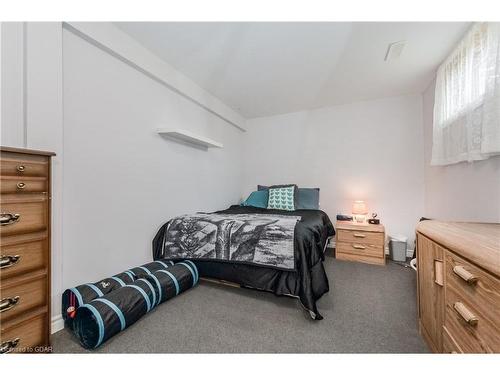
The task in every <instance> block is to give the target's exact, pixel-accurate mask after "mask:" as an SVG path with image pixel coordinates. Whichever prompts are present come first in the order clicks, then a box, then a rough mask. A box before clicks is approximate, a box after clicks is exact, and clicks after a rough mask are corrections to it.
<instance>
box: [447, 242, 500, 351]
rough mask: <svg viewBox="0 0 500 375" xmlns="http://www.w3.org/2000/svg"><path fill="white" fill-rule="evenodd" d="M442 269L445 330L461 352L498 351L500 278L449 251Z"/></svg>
mask: <svg viewBox="0 0 500 375" xmlns="http://www.w3.org/2000/svg"><path fill="white" fill-rule="evenodd" d="M445 268H446V274H445V285H446V288H445V303H446V307H445V309H446V313H445V327H446V329H447V330H448V331H449V333H450V334H451V335H452V336H453V338H455V340H456V342H457V344H458V345H459V346H460V348H462V350H463V351H464V352H473V353H489V352H500V307H499V306H500V280H499V279H497V278H495V277H494V276H492V275H490V274H489V273H487V272H485V271H483V270H481V269H479V268H478V267H476V266H474V265H472V264H470V263H469V262H467V261H465V260H463V259H462V258H460V257H458V256H456V255H454V254H452V253H450V252H449V251H447V252H446V254H445ZM460 275H462V276H460ZM466 279H469V281H466Z"/></svg>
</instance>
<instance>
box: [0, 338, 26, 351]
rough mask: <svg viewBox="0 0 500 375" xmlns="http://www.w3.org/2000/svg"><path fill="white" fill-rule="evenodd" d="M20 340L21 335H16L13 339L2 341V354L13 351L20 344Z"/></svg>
mask: <svg viewBox="0 0 500 375" xmlns="http://www.w3.org/2000/svg"><path fill="white" fill-rule="evenodd" d="M19 341H21V339H20V338H19V337H16V338H15V339H13V340H9V341H4V342H2V343H1V344H0V354H7V353H10V352H11V351H13V350H14V349H15V348H16V346H17V345H18V344H19Z"/></svg>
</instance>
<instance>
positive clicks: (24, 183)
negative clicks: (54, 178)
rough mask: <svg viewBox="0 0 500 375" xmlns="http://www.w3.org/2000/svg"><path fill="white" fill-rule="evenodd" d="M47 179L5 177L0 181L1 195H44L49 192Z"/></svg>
mask: <svg viewBox="0 0 500 375" xmlns="http://www.w3.org/2000/svg"><path fill="white" fill-rule="evenodd" d="M47 188H48V186H47V179H46V178H45V177H10V176H9V177H3V176H2V178H1V179H0V193H2V194H11V193H42V192H46V191H47Z"/></svg>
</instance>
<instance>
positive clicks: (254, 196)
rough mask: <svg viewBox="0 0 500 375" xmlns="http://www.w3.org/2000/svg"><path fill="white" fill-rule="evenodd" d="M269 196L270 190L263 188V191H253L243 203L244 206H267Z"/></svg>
mask: <svg viewBox="0 0 500 375" xmlns="http://www.w3.org/2000/svg"><path fill="white" fill-rule="evenodd" d="M268 198H269V191H267V190H261V191H253V192H252V193H251V194H250V195H249V196H248V198H247V200H246V201H244V202H243V203H242V204H241V205H242V206H252V207H260V208H267V200H268Z"/></svg>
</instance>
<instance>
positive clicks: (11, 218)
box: [0, 212, 21, 225]
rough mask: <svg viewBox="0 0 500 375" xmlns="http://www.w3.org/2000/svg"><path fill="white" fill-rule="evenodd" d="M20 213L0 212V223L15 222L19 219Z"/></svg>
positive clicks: (8, 223)
mask: <svg viewBox="0 0 500 375" xmlns="http://www.w3.org/2000/svg"><path fill="white" fill-rule="evenodd" d="M20 217H21V215H19V214H8V213H4V212H2V213H1V214H0V225H10V224H15V223H17V222H18V221H19V218H20Z"/></svg>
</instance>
